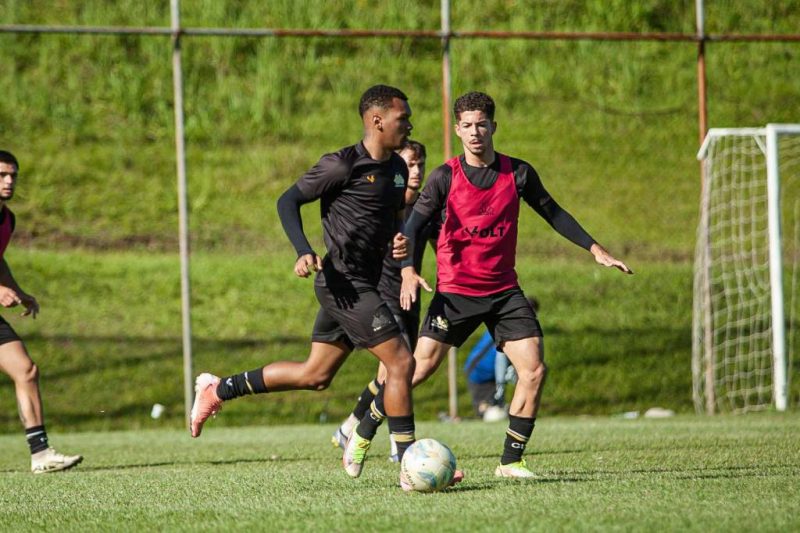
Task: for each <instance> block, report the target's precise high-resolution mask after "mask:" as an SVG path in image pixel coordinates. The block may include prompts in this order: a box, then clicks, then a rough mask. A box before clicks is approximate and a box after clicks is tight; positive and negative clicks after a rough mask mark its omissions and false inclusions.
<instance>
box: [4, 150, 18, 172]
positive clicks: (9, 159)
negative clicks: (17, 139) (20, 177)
mask: <svg viewBox="0 0 800 533" xmlns="http://www.w3.org/2000/svg"><path fill="white" fill-rule="evenodd" d="M0 163H7V164H9V165H14V166H15V167H17V170H19V162H18V161H17V158H16V157H14V154H12V153H11V152H6V151H5V150H0Z"/></svg>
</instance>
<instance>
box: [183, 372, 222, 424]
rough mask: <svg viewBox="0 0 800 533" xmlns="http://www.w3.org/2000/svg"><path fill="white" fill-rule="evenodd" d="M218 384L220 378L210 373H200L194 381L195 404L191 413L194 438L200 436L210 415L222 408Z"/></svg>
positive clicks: (190, 419) (190, 418)
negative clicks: (218, 394)
mask: <svg viewBox="0 0 800 533" xmlns="http://www.w3.org/2000/svg"><path fill="white" fill-rule="evenodd" d="M217 385H219V378H218V377H217V376H215V375H213V374H208V373H204V374H200V375H199V376H197V379H196V380H195V381H194V404H193V405H192V413H191V415H189V421H190V422H191V426H192V437H193V438H197V437H199V436H200V432H201V431H203V424H204V423H205V422H206V420H208V417H210V416H214V415H216V414H217V413H219V410H220V409H222V400H221V399H220V398H219V396H217Z"/></svg>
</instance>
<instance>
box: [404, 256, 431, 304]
mask: <svg viewBox="0 0 800 533" xmlns="http://www.w3.org/2000/svg"><path fill="white" fill-rule="evenodd" d="M402 276H403V283H402V284H401V285H400V307H401V308H402V309H403V310H404V311H410V310H411V305H412V304H413V303H414V302H416V301H417V290H419V287H420V285H421V286H422V288H423V289H425V290H426V291H428V292H431V287H430V285H428V282H427V281H425V279H424V278H423V277H422V276H420V275H418V274H417V272H416V270H414V267H406V268H404V269H403V270H402Z"/></svg>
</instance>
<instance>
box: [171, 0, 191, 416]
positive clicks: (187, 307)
mask: <svg viewBox="0 0 800 533" xmlns="http://www.w3.org/2000/svg"><path fill="white" fill-rule="evenodd" d="M170 7H171V13H172V87H173V97H174V105H175V162H176V165H177V172H178V176H177V177H178V245H179V247H180V256H181V319H182V340H183V402H184V416H185V418H186V425H187V426H188V425H189V413H190V410H191V408H192V402H193V401H194V395H193V392H194V391H193V389H192V377H193V376H192V374H193V372H192V311H191V305H192V304H191V288H190V285H189V213H188V207H187V204H188V202H187V194H186V142H185V135H184V130H183V66H182V63H181V14H180V0H171V6H170Z"/></svg>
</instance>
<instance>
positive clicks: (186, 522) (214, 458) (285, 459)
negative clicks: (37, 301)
mask: <svg viewBox="0 0 800 533" xmlns="http://www.w3.org/2000/svg"><path fill="white" fill-rule="evenodd" d="M224 417H225V413H224V412H223V413H221V414H220V416H219V417H218V420H212V421H210V422H209V423H208V425H207V426H206V430H205V432H204V433H203V436H202V437H201V438H200V439H198V440H196V441H193V440H192V439H190V438H189V436H188V434H187V433H186V432H185V431H177V430H153V431H135V432H134V431H124V432H103V433H93V432H92V433H80V434H60V435H59V434H56V435H52V436H51V441H53V442H54V443H55V444H56V446H59V447H60V448H63V449H64V450H74V451H80V452H81V453H83V454H85V456H86V460H85V462H84V463H83V464H82V465H80V466H79V467H77V469H75V470H73V471H71V472H66V473H60V474H53V475H46V476H33V475H31V474H30V473H29V472H27V467H28V464H27V460H28V458H27V453H26V449H25V443H24V440H23V439H22V438H21V437H19V436H16V435H14V436H11V435H8V436H2V437H0V448H2V449H3V450H7V452H4V453H3V454H2V455H0V529H3V530H14V531H107V530H124V531H129V530H130V531H147V530H171V531H173V530H174V531H180V530H183V531H190V530H205V531H211V530H229V529H234V528H235V529H237V530H245V529H247V530H260V531H264V530H273V531H274V530H280V531H356V530H360V531H363V530H373V531H409V530H412V531H413V530H422V529H426V530H436V531H465V530H467V531H575V530H583V531H586V530H615V531H656V530H658V531H664V530H668V531H796V530H797V529H798V528H800V518H798V517H800V449H798V447H797V440H798V436H800V417H799V416H798V415H781V416H779V415H773V414H761V415H752V416H743V417H727V416H722V417H715V418H701V417H677V418H672V419H663V420H641V419H640V420H633V421H628V420H620V419H613V418H605V417H584V418H548V417H542V418H541V419H540V420H539V424H538V426H537V428H536V431H535V432H534V439H533V444H532V445H531V446H530V449H529V452H528V460H529V464H531V465H532V466H533V468H534V469H535V470H536V471H537V473H538V474H539V475H540V477H539V479H537V480H532V481H529V482H519V481H510V480H500V479H496V478H494V477H493V470H494V466H495V464H496V463H497V456H498V450H499V449H500V447H501V442H502V435H503V431H504V427H505V426H504V425H503V424H484V423H480V422H464V423H460V424H439V423H423V424H419V425H418V431H417V434H418V435H424V436H430V437H434V438H438V439H440V440H442V441H443V442H445V443H447V444H449V445H450V446H451V447H452V449H453V451H454V452H455V454H456V457H457V458H458V463H459V467H460V468H463V469H464V470H465V471H466V480H465V481H464V482H463V483H462V484H461V485H459V486H457V487H455V488H453V489H451V490H448V491H446V492H445V493H439V494H429V495H426V494H405V493H403V492H402V491H401V490H400V489H399V487H398V486H397V477H398V468H397V466H396V465H394V464H391V463H389V462H388V461H387V460H386V454H387V451H388V446H387V439H386V437H385V433H383V430H382V432H381V433H380V434H379V436H378V437H377V438H376V441H375V445H374V447H373V449H372V450H371V455H370V459H369V460H368V462H367V464H366V468H365V471H364V473H363V475H362V477H361V478H359V479H357V480H351V479H349V478H348V477H347V476H346V475H345V473H344V471H343V470H342V467H341V463H340V460H339V458H340V455H339V454H338V453H337V450H334V449H333V448H332V447H331V446H330V444H329V443H328V437H329V435H330V432H331V431H332V430H333V426H332V425H330V424H328V425H305V426H297V425H295V426H272V427H270V426H263V427H246V428H219V427H216V426H217V425H218V424H217V423H216V422H218V421H219V420H220V419H222V418H224Z"/></svg>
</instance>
